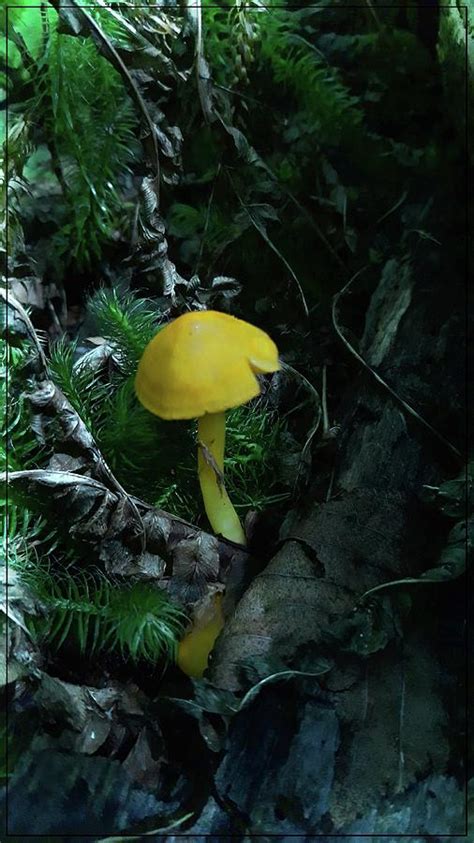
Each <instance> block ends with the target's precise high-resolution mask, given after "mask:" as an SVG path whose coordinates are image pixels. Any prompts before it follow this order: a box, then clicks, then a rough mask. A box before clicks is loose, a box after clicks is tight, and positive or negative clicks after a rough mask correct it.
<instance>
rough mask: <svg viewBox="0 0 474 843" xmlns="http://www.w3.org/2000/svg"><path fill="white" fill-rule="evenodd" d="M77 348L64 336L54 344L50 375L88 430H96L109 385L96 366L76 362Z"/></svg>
mask: <svg viewBox="0 0 474 843" xmlns="http://www.w3.org/2000/svg"><path fill="white" fill-rule="evenodd" d="M75 351H76V344H75V343H70V342H69V341H68V340H66V339H64V338H61V339H60V340H57V341H56V342H55V343H52V345H51V350H50V370H51V375H52V377H53V380H54V381H55V383H56V384H57V385H58V386H59V388H60V389H61V390H62V392H64V395H65V396H66V398H67V399H68V401H70V402H71V404H72V406H73V407H74V409H75V410H77V412H78V413H79V415H80V417H81V419H82V420H83V422H84V423H85V424H86V426H87V427H88V428H89V430H90V431H91V432H94V430H95V429H96V427H97V424H98V421H99V417H100V412H101V407H102V405H103V402H104V401H105V400H106V396H107V394H108V392H107V387H106V385H105V384H104V383H102V382H101V380H100V378H99V375H98V374H97V372H96V371H94V369H92V368H91V367H89V366H81V365H78V363H75V362H74V354H75ZM78 362H79V361H78Z"/></svg>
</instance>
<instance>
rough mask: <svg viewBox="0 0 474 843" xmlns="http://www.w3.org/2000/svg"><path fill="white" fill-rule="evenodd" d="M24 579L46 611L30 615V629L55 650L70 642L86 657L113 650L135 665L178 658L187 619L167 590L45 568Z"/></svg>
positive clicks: (101, 576) (83, 573) (82, 573)
mask: <svg viewBox="0 0 474 843" xmlns="http://www.w3.org/2000/svg"><path fill="white" fill-rule="evenodd" d="M25 579H26V580H27V582H28V584H29V585H30V586H31V587H32V588H33V589H34V591H35V593H36V594H37V595H38V597H39V599H40V600H42V602H43V606H44V610H45V615H44V616H43V617H38V616H30V617H29V619H28V624H29V628H30V631H31V633H32V634H33V635H35V637H37V638H38V639H42V640H43V641H45V642H47V643H48V645H49V646H51V647H52V648H53V649H55V650H59V649H60V648H61V647H62V646H63V645H64V644H65V642H66V641H68V642H70V643H71V642H72V643H75V644H76V646H77V647H78V649H79V652H80V653H81V654H84V653H89V654H91V655H92V654H93V653H94V652H100V651H107V652H110V651H112V650H114V651H118V652H120V653H121V655H122V656H123V657H124V658H131V659H132V660H133V661H138V660H140V659H143V660H145V661H149V662H152V663H156V662H157V661H159V660H160V659H165V660H166V661H173V660H174V658H175V656H176V648H177V643H178V640H179V637H180V636H181V634H182V632H183V630H184V628H185V625H186V615H185V614H184V612H183V611H182V610H181V609H180V608H179V607H178V606H177V605H175V604H174V603H172V602H171V601H170V600H169V598H168V597H167V595H166V593H165V592H164V591H163V590H162V589H160V588H157V587H154V586H152V585H149V584H147V583H134V584H133V585H130V586H128V585H127V586H122V585H118V584H116V583H112V582H111V581H110V580H108V579H106V578H105V576H104V575H103V574H101V573H99V572H95V573H94V574H93V573H91V572H87V573H85V572H83V571H82V572H77V571H76V572H74V574H71V573H70V572H68V573H67V574H66V573H63V574H62V575H61V576H59V577H58V575H57V574H55V575H54V577H53V575H52V573H51V572H50V571H49V570H48V569H47V568H40V567H37V568H36V570H35V571H34V572H32V573H31V575H30V577H29V578H28V577H26V578H25Z"/></svg>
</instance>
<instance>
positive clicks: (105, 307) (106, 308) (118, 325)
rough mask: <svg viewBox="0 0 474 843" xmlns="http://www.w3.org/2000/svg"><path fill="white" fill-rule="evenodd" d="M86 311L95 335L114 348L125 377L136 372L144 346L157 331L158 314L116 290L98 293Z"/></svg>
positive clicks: (144, 302) (149, 305) (147, 305)
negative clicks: (94, 320) (95, 328)
mask: <svg viewBox="0 0 474 843" xmlns="http://www.w3.org/2000/svg"><path fill="white" fill-rule="evenodd" d="M88 309H89V311H90V312H91V313H92V315H93V316H94V317H95V319H96V322H97V328H98V330H99V332H100V333H101V334H102V335H103V336H104V337H107V339H108V340H110V342H111V343H112V344H113V345H114V346H115V348H116V350H117V352H118V355H119V358H120V365H121V368H122V370H123V372H124V375H125V376H129V375H131V374H133V373H134V372H135V371H136V368H137V365H138V361H139V360H140V357H141V356H142V354H143V351H144V349H145V346H146V345H147V344H148V343H149V342H150V340H151V339H152V337H153V336H154V334H155V333H156V331H157V329H158V322H159V318H160V314H159V311H158V310H156V309H152V307H151V302H149V301H147V300H146V299H140V298H137V297H136V296H133V295H131V294H125V295H122V296H120V295H119V294H118V293H117V292H116V290H105V289H102V290H99V291H98V292H97V293H95V294H94V295H93V296H92V298H90V299H89V302H88Z"/></svg>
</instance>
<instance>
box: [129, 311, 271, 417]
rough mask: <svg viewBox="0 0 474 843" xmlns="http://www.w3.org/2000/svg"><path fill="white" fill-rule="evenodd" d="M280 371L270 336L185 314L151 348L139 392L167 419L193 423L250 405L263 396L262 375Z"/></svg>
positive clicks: (219, 316) (208, 315)
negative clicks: (198, 419)
mask: <svg viewBox="0 0 474 843" xmlns="http://www.w3.org/2000/svg"><path fill="white" fill-rule="evenodd" d="M279 368H280V363H279V361H278V349H277V347H276V345H275V343H274V342H273V340H271V339H270V337H269V336H268V334H266V333H265V331H262V330H260V328H256V327H255V326H254V325H250V324H249V323H248V322H244V321H243V320H242V319H236V318H235V316H229V315H228V314H227V313H219V312H218V311H216V310H202V311H193V312H191V313H185V314H183V316H179V317H178V318H177V319H175V320H174V321H173V322H170V323H169V325H166V327H165V328H162V330H161V331H159V332H158V333H157V334H156V335H155V336H154V337H153V339H152V340H151V342H149V343H148V345H147V347H146V348H145V351H144V352H143V355H142V358H141V360H140V363H139V365H138V371H137V374H136V378H135V391H136V393H137V396H138V399H139V401H140V402H141V403H142V404H143V406H144V407H146V409H147V410H150V412H152V413H154V414H155V415H156V416H160V417H161V418H162V419H194V418H198V417H199V416H203V415H204V414H205V413H221V412H223V411H224V410H228V409H230V408H231V407H239V406H240V405H241V404H246V403H247V401H250V399H251V398H255V396H256V395H258V394H259V392H260V386H259V383H258V380H257V378H256V375H257V374H262V373H267V372H276V371H277V370H278V369H279Z"/></svg>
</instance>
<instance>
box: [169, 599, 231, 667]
mask: <svg viewBox="0 0 474 843" xmlns="http://www.w3.org/2000/svg"><path fill="white" fill-rule="evenodd" d="M223 626H224V615H223V613H222V594H215V595H214V597H213V600H212V603H211V604H210V605H209V606H208V607H207V609H206V611H205V612H204V613H203V614H202V615H201V617H199V618H198V619H196V620H195V622H194V626H193V628H192V629H191V631H190V632H189V633H188V634H187V635H185V636H184V638H183V640H182V641H180V643H179V646H178V657H177V659H176V661H177V663H178V665H179V667H180V668H181V670H182V671H183V673H186V674H187V675H188V676H193V677H194V678H195V679H199V678H200V677H201V676H202V675H203V673H204V671H205V670H206V667H207V662H208V659H209V653H210V652H211V650H212V648H213V647H214V644H215V642H216V638H217V636H218V635H219V633H220V631H221V629H222V627H223Z"/></svg>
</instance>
